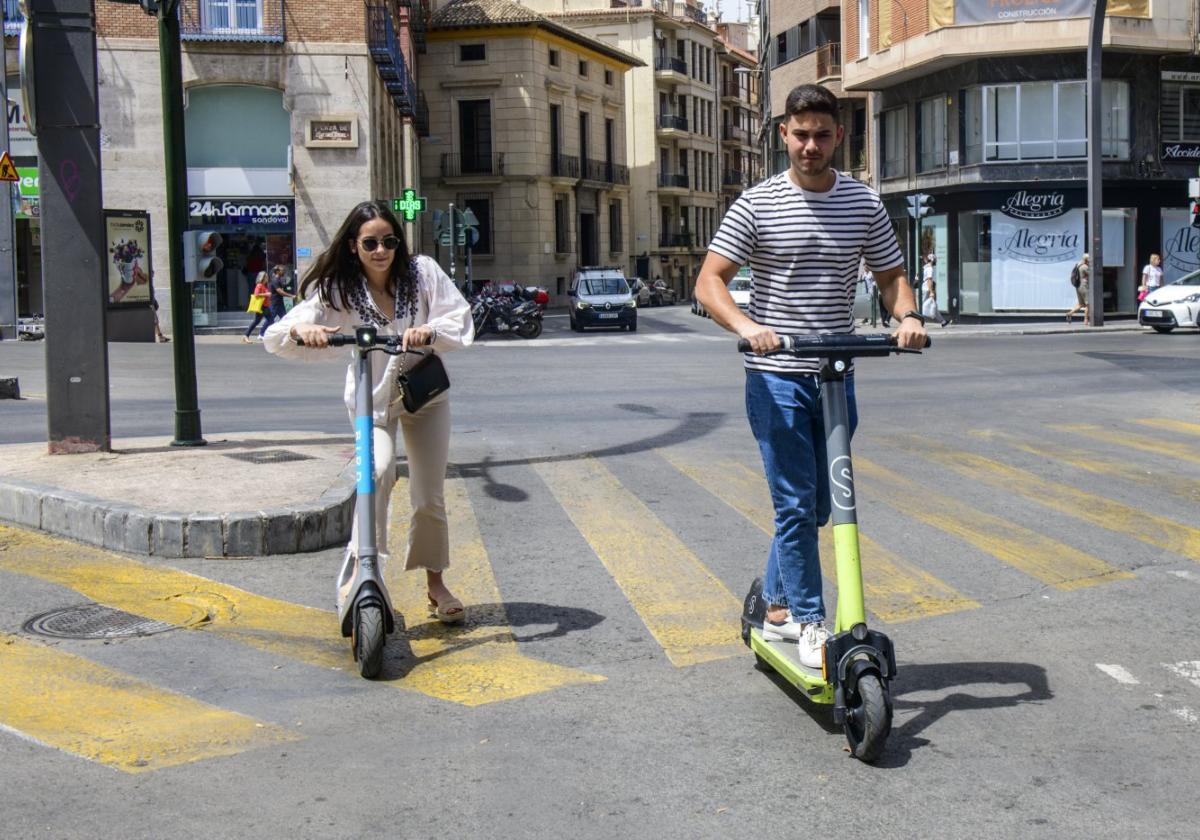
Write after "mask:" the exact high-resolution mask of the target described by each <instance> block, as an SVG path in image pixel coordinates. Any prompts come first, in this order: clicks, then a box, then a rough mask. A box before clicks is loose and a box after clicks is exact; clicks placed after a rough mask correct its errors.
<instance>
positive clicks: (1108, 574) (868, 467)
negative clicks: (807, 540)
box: [854, 453, 1132, 590]
mask: <svg viewBox="0 0 1200 840" xmlns="http://www.w3.org/2000/svg"><path fill="white" fill-rule="evenodd" d="M957 457H962V454H961V453H960V454H958V455H957ZM854 469H855V472H856V473H857V475H858V476H861V477H864V478H866V479H867V480H866V481H865V482H863V483H862V487H863V488H864V491H865V492H868V493H869V494H870V495H874V494H875V493H876V492H877V491H879V490H881V489H887V490H888V491H890V492H891V493H892V494H894V495H896V496H899V497H902V498H909V499H913V500H914V501H919V502H920V503H919V504H913V505H909V506H907V507H905V509H904V510H905V513H906V514H908V515H910V516H912V517H913V518H914V519H916V520H918V521H919V522H923V523H925V524H926V525H929V526H930V527H933V528H937V529H938V530H940V531H944V532H945V533H947V534H950V535H952V536H955V537H958V538H959V539H961V540H964V541H965V542H968V543H970V544H971V545H973V546H975V547H976V548H978V549H979V550H980V551H983V552H984V553H986V554H989V555H991V556H992V557H995V558H996V559H998V560H1000V561H1002V562H1004V563H1007V564H1009V565H1010V566H1012V567H1013V568H1015V569H1018V570H1019V571H1021V572H1024V573H1025V574H1027V575H1029V576H1030V577H1032V578H1034V579H1036V580H1039V581H1041V582H1042V583H1045V584H1048V585H1050V586H1054V587H1056V588H1058V589H1064V590H1070V589H1081V588H1083V587H1086V586H1095V585H1097V584H1100V583H1108V582H1109V581H1113V580H1120V579H1123V578H1129V577H1132V575H1131V574H1129V573H1128V572H1125V571H1122V570H1120V569H1116V568H1113V567H1112V566H1110V565H1108V564H1107V563H1105V562H1104V561H1102V560H1100V559H1098V558H1096V557H1092V556H1091V555H1090V554H1085V553H1084V552H1082V551H1080V550H1078V549H1076V548H1073V547H1071V546H1069V545H1067V544H1066V543H1062V542H1059V541H1058V540H1054V539H1051V538H1049V537H1046V536H1043V535H1041V534H1038V533H1036V532H1034V531H1031V530H1030V529H1028V528H1025V527H1023V526H1021V525H1017V524H1016V523H1014V522H1009V521H1008V520H1006V519H1001V518H1000V517H999V516H993V515H992V514H990V513H984V512H982V511H979V510H976V509H975V508H973V507H971V506H970V505H968V504H965V503H963V502H961V501H959V500H958V499H955V498H952V497H950V496H947V495H945V494H943V493H938V492H937V491H935V490H931V489H929V487H927V486H926V485H923V484H918V483H917V482H915V481H913V480H911V479H909V478H906V477H904V476H902V475H899V474H898V473H894V472H892V471H891V470H889V469H886V468H885V467H882V466H880V465H878V464H875V463H873V462H871V461H868V460H866V459H864V458H858V459H856V461H855V464H854ZM856 477H857V476H856ZM883 501H887V500H886V499H883Z"/></svg>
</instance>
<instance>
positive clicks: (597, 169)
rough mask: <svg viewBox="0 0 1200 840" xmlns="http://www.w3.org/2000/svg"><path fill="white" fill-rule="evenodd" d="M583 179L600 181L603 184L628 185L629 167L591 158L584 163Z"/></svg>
mask: <svg viewBox="0 0 1200 840" xmlns="http://www.w3.org/2000/svg"><path fill="white" fill-rule="evenodd" d="M583 177H584V178H585V179H586V180H588V181H599V182H600V183H603V184H628V183H629V167H627V166H622V165H621V164H619V163H611V162H609V161H606V160H591V159H590V158H589V159H587V160H585V161H584V162H583Z"/></svg>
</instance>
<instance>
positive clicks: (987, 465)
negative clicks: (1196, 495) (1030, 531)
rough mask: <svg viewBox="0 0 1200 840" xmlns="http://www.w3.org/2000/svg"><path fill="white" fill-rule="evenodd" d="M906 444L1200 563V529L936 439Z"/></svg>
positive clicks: (970, 474) (963, 470) (960, 470)
mask: <svg viewBox="0 0 1200 840" xmlns="http://www.w3.org/2000/svg"><path fill="white" fill-rule="evenodd" d="M905 445H906V446H908V447H909V448H910V449H912V450H913V451H920V452H922V453H923V454H924V455H925V456H926V457H929V458H932V459H934V460H936V461H938V462H939V463H941V464H944V465H945V466H947V467H949V468H950V469H952V470H954V471H955V472H958V473H960V474H961V475H965V476H967V477H969V478H971V479H974V480H977V481H984V482H986V483H988V484H991V485H992V486H994V487H999V488H1001V489H1003V490H1007V491H1009V492H1011V493H1016V494H1017V495H1019V496H1024V497H1025V498H1026V499H1029V500H1030V501H1033V502H1037V503H1038V504H1040V505H1042V506H1044V507H1048V508H1050V509H1051V510H1055V511H1058V512H1059V513H1064V514H1066V515H1068V516H1072V517H1075V518H1076V519H1081V520H1083V521H1084V522H1090V523H1091V524H1093V525H1096V526H1098V527H1100V528H1105V529H1107V530H1109V531H1116V532H1117V533H1121V534H1125V535H1126V536H1130V537H1133V538H1134V539H1137V540H1141V541H1142V542H1144V543H1148V544H1150V545H1153V546H1156V547H1158V548H1165V549H1166V550H1167V551H1173V552H1175V553H1176V554H1179V555H1181V556H1183V557H1187V558H1188V559H1190V560H1195V561H1197V562H1200V529H1198V528H1193V527H1191V526H1189V525H1183V524H1181V523H1179V522H1176V521H1174V520H1173V519H1168V518H1167V517H1165V516H1159V515H1158V514H1156V513H1154V512H1152V511H1148V510H1140V509H1138V508H1135V507H1131V506H1129V505H1125V504H1122V503H1120V502H1117V501H1113V500H1112V499H1106V498H1104V497H1103V496H1096V495H1093V494H1091V493H1085V492H1083V491H1082V490H1076V489H1075V488H1074V487H1071V486H1069V485H1066V484H1061V483H1059V482H1057V481H1049V480H1047V479H1044V478H1042V477H1041V476H1038V475H1035V474H1033V473H1031V472H1029V471H1028V470H1023V469H1019V468H1018V467H1010V466H1009V465H1007V464H1002V463H1000V462H999V461H992V460H990V459H988V458H983V457H981V456H979V455H973V454H971V453H969V452H960V451H957V450H953V449H950V448H948V447H944V446H943V445H942V444H940V443H937V442H935V441H930V440H926V439H923V438H906V439H905Z"/></svg>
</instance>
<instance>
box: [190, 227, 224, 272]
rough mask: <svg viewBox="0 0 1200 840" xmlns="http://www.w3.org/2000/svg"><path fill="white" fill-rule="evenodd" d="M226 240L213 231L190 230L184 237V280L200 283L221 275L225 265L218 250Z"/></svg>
mask: <svg viewBox="0 0 1200 840" xmlns="http://www.w3.org/2000/svg"><path fill="white" fill-rule="evenodd" d="M224 241H225V240H224V239H223V238H222V236H221V234H219V233H217V232H216V231H213V230H189V231H188V232H187V233H185V234H184V235H183V280H184V282H185V283H198V282H200V281H202V280H212V279H214V278H215V277H216V276H217V275H218V274H220V273H221V269H223V268H224V267H225V263H224V262H222V261H221V258H220V257H218V256H217V249H219V248H220V247H221V243H222V242H224Z"/></svg>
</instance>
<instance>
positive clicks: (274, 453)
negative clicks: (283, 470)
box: [225, 449, 313, 464]
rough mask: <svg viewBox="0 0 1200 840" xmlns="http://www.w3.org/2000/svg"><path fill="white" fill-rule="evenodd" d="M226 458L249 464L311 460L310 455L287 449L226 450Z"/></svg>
mask: <svg viewBox="0 0 1200 840" xmlns="http://www.w3.org/2000/svg"><path fill="white" fill-rule="evenodd" d="M225 457H226V458H234V459H236V460H238V461H249V462H250V463H251V464H282V463H283V462H284V461H311V460H313V457H312V456H311V455H301V454H300V453H299V452H292V451H290V450H287V449H260V450H259V451H257V452H226V453H225Z"/></svg>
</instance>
